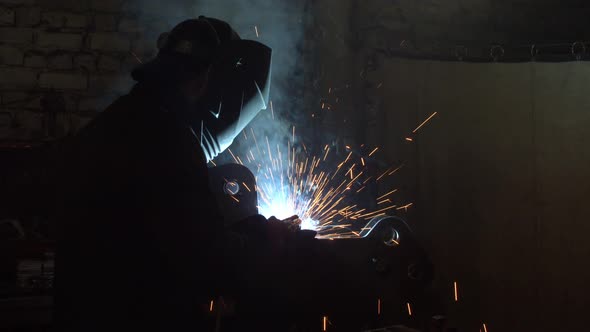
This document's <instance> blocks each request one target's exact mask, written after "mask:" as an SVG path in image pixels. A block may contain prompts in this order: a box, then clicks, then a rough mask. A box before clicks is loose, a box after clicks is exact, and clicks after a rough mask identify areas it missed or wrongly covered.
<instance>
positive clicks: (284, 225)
mask: <svg viewBox="0 0 590 332" xmlns="http://www.w3.org/2000/svg"><path fill="white" fill-rule="evenodd" d="M293 220H294V219H293V217H292V218H289V219H287V220H285V221H282V220H279V219H277V218H275V217H271V218H269V219H266V218H265V217H264V216H262V215H254V216H252V217H248V218H246V219H244V220H242V221H240V222H238V223H236V224H235V225H233V226H232V229H231V230H232V231H233V232H235V233H237V234H241V235H243V236H245V237H246V241H247V242H248V243H247V244H246V246H247V247H250V249H252V248H253V247H256V248H260V249H264V250H267V251H268V253H269V254H274V255H277V254H281V253H283V251H284V250H285V249H286V245H287V242H289V239H294V238H295V237H296V236H297V232H299V231H300V229H299V227H298V225H297V224H295V223H294V222H293Z"/></svg>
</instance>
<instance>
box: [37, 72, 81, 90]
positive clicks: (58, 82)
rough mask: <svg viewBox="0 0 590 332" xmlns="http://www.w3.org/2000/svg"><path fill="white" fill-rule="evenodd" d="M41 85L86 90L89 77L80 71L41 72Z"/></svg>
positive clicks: (51, 87)
mask: <svg viewBox="0 0 590 332" xmlns="http://www.w3.org/2000/svg"><path fill="white" fill-rule="evenodd" d="M39 86H40V87H41V88H46V89H64V90H85V89H86V88H87V87H88V77H87V75H86V74H84V73H78V72H75V73H72V72H47V73H41V75H40V76H39Z"/></svg>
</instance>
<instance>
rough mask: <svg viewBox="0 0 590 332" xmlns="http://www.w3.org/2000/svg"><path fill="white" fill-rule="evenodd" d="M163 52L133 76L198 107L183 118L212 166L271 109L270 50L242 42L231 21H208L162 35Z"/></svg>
mask: <svg viewBox="0 0 590 332" xmlns="http://www.w3.org/2000/svg"><path fill="white" fill-rule="evenodd" d="M158 48H159V52H158V55H157V56H156V58H154V59H153V60H152V61H150V62H148V63H146V64H144V65H142V66H140V67H138V68H137V69H135V70H134V71H133V73H132V77H133V78H134V79H135V80H136V81H138V82H140V83H141V82H147V83H150V82H151V83H154V84H156V85H158V86H163V87H167V88H169V87H174V88H176V89H178V90H180V91H179V92H181V93H180V95H182V96H184V97H185V98H187V100H188V103H185V104H188V105H192V106H194V107H191V108H190V109H188V110H182V111H183V114H182V117H181V118H182V119H183V121H185V122H186V124H187V125H188V126H190V127H191V129H192V130H193V131H194V132H195V134H196V135H197V138H198V139H199V142H200V144H201V147H202V149H203V152H204V154H205V157H206V159H207V161H210V160H212V159H213V158H215V157H216V156H217V155H218V154H219V153H221V152H223V151H224V150H225V149H227V148H228V147H229V146H230V145H231V143H232V142H233V140H234V139H235V137H237V136H238V134H239V133H240V132H241V131H242V130H243V129H244V127H246V125H248V123H250V122H251V121H252V120H253V119H254V117H255V116H256V115H257V114H258V113H259V112H260V111H261V110H263V109H266V105H267V104H268V99H269V89H270V78H271V70H270V66H271V53H272V52H271V49H270V48H268V47H267V46H265V45H263V44H261V43H259V42H256V41H251V40H243V39H241V38H240V37H239V36H238V34H237V33H236V32H235V31H234V30H233V29H232V28H231V26H230V25H229V24H227V23H226V22H223V21H221V20H217V19H213V18H208V17H204V16H201V17H199V18H198V19H191V20H187V21H184V22H182V23H180V24H178V25H177V26H176V27H175V28H174V29H172V31H170V33H164V34H162V35H161V36H160V38H159V40H158ZM193 104H194V105H193Z"/></svg>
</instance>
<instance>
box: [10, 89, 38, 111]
mask: <svg viewBox="0 0 590 332" xmlns="http://www.w3.org/2000/svg"><path fill="white" fill-rule="evenodd" d="M2 97H3V98H2V99H3V100H4V103H5V104H6V105H7V106H9V107H14V108H19V109H36V110H39V109H41V95H39V94H30V93H25V92H22V91H14V92H13V91H11V92H5V93H3V96H2Z"/></svg>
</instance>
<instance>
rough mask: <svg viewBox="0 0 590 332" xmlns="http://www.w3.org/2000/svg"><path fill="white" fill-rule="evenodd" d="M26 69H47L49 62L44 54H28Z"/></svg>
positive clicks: (26, 56)
mask: <svg viewBox="0 0 590 332" xmlns="http://www.w3.org/2000/svg"><path fill="white" fill-rule="evenodd" d="M24 62H25V67H31V68H45V67H47V60H46V59H45V56H44V55H42V54H37V53H33V54H27V55H25V61H24Z"/></svg>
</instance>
